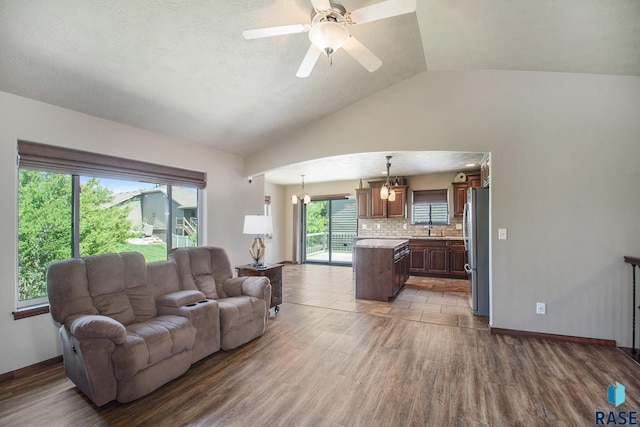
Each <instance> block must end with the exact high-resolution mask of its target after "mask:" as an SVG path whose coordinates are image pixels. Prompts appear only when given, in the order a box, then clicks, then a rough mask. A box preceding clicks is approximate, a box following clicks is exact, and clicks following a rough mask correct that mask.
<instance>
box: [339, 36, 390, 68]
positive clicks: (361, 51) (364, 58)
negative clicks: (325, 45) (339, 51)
mask: <svg viewBox="0 0 640 427" xmlns="http://www.w3.org/2000/svg"><path fill="white" fill-rule="evenodd" d="M342 48H343V49H344V50H345V51H347V53H348V54H349V55H351V56H353V58H354V59H355V60H356V61H358V62H359V63H360V65H362V66H363V67H364V68H366V69H367V71H369V72H370V73H373V72H374V71H376V70H377V69H378V68H380V66H381V65H382V61H381V60H380V58H378V57H377V56H375V55H374V54H373V53H371V51H370V50H369V49H367V48H366V47H365V46H364V45H363V44H362V43H360V42H359V41H358V40H356V38H355V37H353V36H351V37H349V40H348V41H347V42H346V43H345V44H344V45H343V46H342Z"/></svg>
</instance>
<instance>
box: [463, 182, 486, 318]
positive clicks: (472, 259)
mask: <svg viewBox="0 0 640 427" xmlns="http://www.w3.org/2000/svg"><path fill="white" fill-rule="evenodd" d="M462 232H463V237H464V245H465V249H466V250H467V255H468V263H467V264H465V266H464V269H465V270H466V272H467V273H468V274H469V305H471V308H472V309H473V314H475V315H477V316H488V315H489V188H469V189H468V190H467V203H466V204H465V206H464V216H463V222H462Z"/></svg>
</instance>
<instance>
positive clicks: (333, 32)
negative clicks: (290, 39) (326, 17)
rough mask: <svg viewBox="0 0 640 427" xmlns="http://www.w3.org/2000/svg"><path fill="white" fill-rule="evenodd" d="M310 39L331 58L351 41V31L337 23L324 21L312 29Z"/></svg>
mask: <svg viewBox="0 0 640 427" xmlns="http://www.w3.org/2000/svg"><path fill="white" fill-rule="evenodd" d="M309 39H310V40H311V43H313V44H314V45H315V46H316V47H317V48H318V49H320V51H322V52H324V53H325V54H326V55H327V56H331V55H332V54H333V53H334V52H335V51H337V50H338V49H340V48H341V47H342V46H344V44H345V43H346V42H347V41H348V40H349V31H348V30H347V29H346V28H345V26H344V25H343V24H340V23H338V22H335V21H322V22H319V23H317V24H316V25H314V26H313V27H311V30H310V31H309Z"/></svg>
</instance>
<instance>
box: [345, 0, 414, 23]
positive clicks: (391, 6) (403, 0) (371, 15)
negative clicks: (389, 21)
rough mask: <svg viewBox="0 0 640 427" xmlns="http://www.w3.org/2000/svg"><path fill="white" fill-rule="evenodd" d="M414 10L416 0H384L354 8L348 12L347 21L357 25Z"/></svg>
mask: <svg viewBox="0 0 640 427" xmlns="http://www.w3.org/2000/svg"><path fill="white" fill-rule="evenodd" d="M415 11H416V0H386V1H381V2H380V3H376V4H372V5H371V6H366V7H363V8H361V9H356V10H354V11H353V12H351V13H350V14H349V22H350V23H351V24H352V25H358V24H364V23H366V22H371V21H377V20H379V19H384V18H391V17H392V16H398V15H404V14H405V13H412V12H415Z"/></svg>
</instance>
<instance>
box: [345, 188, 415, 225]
mask: <svg viewBox="0 0 640 427" xmlns="http://www.w3.org/2000/svg"><path fill="white" fill-rule="evenodd" d="M384 183H385V181H369V188H359V189H357V190H356V198H357V201H358V219H365V218H372V219H380V218H406V217H407V186H406V185H394V186H393V190H394V191H395V193H396V199H395V200H394V201H392V202H390V201H389V200H383V199H382V198H380V188H382V186H383V185H384Z"/></svg>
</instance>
